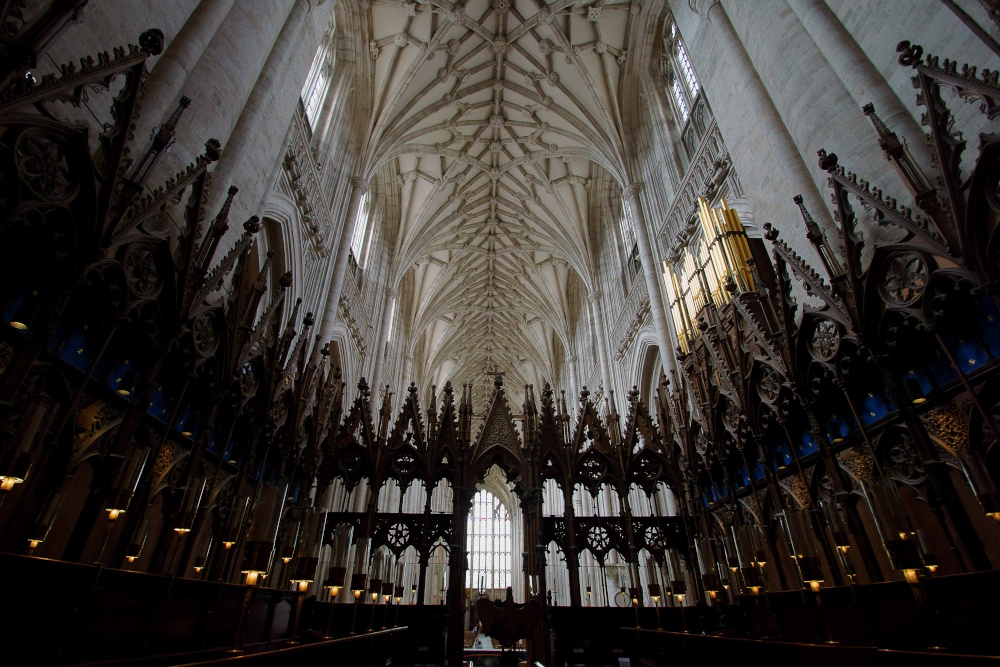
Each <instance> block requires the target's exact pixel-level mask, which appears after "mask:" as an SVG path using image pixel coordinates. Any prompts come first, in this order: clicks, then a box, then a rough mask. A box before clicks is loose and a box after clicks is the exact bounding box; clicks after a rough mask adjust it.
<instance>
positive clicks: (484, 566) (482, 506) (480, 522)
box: [465, 491, 511, 590]
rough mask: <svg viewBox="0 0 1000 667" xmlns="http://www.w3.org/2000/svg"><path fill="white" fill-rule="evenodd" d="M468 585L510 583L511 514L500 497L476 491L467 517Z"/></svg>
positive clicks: (504, 585)
mask: <svg viewBox="0 0 1000 667" xmlns="http://www.w3.org/2000/svg"><path fill="white" fill-rule="evenodd" d="M467 540H468V542H467V550H468V552H469V569H468V571H467V572H466V575H465V586H466V587H467V588H481V589H485V590H503V589H505V588H507V587H508V586H510V585H511V583H510V569H511V526H510V514H509V513H508V512H507V508H506V507H504V504H503V503H502V502H500V499H499V498H497V497H496V496H494V495H493V494H492V493H490V492H489V491H479V492H477V493H476V495H475V497H474V498H473V500H472V511H471V512H470V513H469V519H468V538H467Z"/></svg>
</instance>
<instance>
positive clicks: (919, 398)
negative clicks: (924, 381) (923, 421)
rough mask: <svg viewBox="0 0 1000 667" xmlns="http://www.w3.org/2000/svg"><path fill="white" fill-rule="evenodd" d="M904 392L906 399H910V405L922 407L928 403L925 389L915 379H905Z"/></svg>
mask: <svg viewBox="0 0 1000 667" xmlns="http://www.w3.org/2000/svg"><path fill="white" fill-rule="evenodd" d="M903 391H905V392H906V397H907V398H909V399H910V403H912V404H913V405H921V404H923V403H926V402H927V397H926V396H924V389H923V387H921V386H920V382H919V381H918V380H917V378H915V377H908V378H903Z"/></svg>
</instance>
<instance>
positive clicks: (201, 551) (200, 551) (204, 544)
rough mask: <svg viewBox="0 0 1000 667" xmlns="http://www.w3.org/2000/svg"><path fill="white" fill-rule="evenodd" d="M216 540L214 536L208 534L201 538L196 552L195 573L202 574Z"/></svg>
mask: <svg viewBox="0 0 1000 667" xmlns="http://www.w3.org/2000/svg"><path fill="white" fill-rule="evenodd" d="M213 542H214V538H213V537H212V534H211V533H209V532H206V533H205V534H204V535H202V536H201V541H200V542H199V543H198V547H197V549H195V552H194V571H195V572H197V573H199V574H200V573H201V571H202V570H204V569H205V566H206V565H207V564H208V555H209V554H210V553H211V552H212V543H213Z"/></svg>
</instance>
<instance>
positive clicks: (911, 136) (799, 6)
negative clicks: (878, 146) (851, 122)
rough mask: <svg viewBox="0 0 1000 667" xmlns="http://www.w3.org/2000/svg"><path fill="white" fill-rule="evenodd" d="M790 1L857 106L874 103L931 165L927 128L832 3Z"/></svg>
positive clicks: (913, 148) (879, 112) (814, 0)
mask: <svg viewBox="0 0 1000 667" xmlns="http://www.w3.org/2000/svg"><path fill="white" fill-rule="evenodd" d="M788 5H789V6H790V7H791V8H792V11H794V12H795V15H796V16H798V17H799V21H800V22H801V23H802V27H804V28H805V29H806V32H808V33H809V36H810V37H812V39H813V41H814V42H815V43H816V46H817V47H818V48H819V50H820V53H822V54H823V57H824V58H825V59H826V61H827V62H828V63H830V67H832V68H833V71H834V72H835V73H836V74H837V78H839V79H840V81H841V83H843V84H844V87H845V88H846V89H847V91H848V92H849V93H850V94H851V97H852V98H853V99H854V103H855V104H856V105H857V106H858V108H861V107H863V106H864V105H865V104H868V103H869V102H871V103H872V104H874V105H875V111H876V113H878V115H879V116H880V117H881V118H882V120H883V121H885V123H886V125H888V126H889V128H890V129H891V130H893V131H894V132H896V133H897V134H899V135H900V136H901V137H906V138H907V139H908V142H907V145H908V147H909V149H910V152H912V153H913V155H914V157H916V158H917V159H918V160H919V161H920V164H921V165H922V166H927V165H929V164H930V161H931V155H930V150H929V149H928V147H927V142H926V141H924V130H923V129H921V127H920V126H919V125H918V124H917V122H916V120H914V118H913V116H912V115H910V113H909V112H908V111H907V110H906V109H905V108H904V107H903V104H902V102H901V101H900V99H899V97H897V96H896V93H895V92H893V90H892V88H890V87H889V84H888V82H887V81H886V80H885V78H884V77H883V76H882V75H881V74H880V73H879V71H878V70H877V69H875V66H874V65H873V64H872V62H871V60H870V59H869V58H868V55H867V54H866V53H865V52H864V51H862V50H861V47H860V46H858V43H857V42H856V41H855V40H854V37H853V36H852V35H851V33H849V32H848V31H847V28H845V27H844V24H843V23H841V22H840V19H839V18H838V17H837V15H836V14H834V13H833V10H832V9H830V7H829V5H827V4H826V2H824V0H788ZM832 149H833V147H831V150H832Z"/></svg>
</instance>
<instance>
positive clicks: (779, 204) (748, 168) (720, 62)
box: [675, 1, 864, 262]
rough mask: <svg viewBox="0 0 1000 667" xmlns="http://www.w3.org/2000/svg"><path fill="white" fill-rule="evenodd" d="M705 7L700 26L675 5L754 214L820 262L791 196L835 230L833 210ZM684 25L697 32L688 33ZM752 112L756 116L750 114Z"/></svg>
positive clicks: (722, 23)
mask: <svg viewBox="0 0 1000 667" xmlns="http://www.w3.org/2000/svg"><path fill="white" fill-rule="evenodd" d="M749 4H753V5H756V4H757V3H756V2H754V3H749ZM706 5H707V8H706V9H704V10H703V14H702V18H701V20H700V21H698V23H697V24H695V23H694V21H692V19H691V17H690V16H689V15H688V16H685V13H689V12H690V11H691V10H690V9H688V8H687V3H676V5H675V11H676V12H677V13H678V17H677V18H678V22H679V27H680V28H681V34H682V35H684V36H685V39H686V42H685V43H686V44H687V46H688V47H689V51H690V55H691V59H692V62H693V63H694V66H695V67H696V68H697V70H698V74H699V76H700V80H701V82H702V85H703V86H704V88H705V92H706V94H707V96H708V99H709V100H710V101H711V103H712V111H713V112H714V113H715V119H716V121H717V122H718V124H719V130H720V132H721V133H722V136H723V139H724V140H725V142H726V147H727V148H728V149H729V153H730V155H731V156H732V159H733V165H734V166H735V167H736V171H737V173H739V175H740V180H741V182H742V183H743V185H744V189H745V190H746V193H747V198H748V199H749V200H750V205H751V208H752V209H753V212H754V217H755V218H756V219H757V220H769V221H771V222H772V223H773V224H774V225H775V227H777V228H778V229H779V231H780V232H781V236H782V238H785V239H786V240H788V242H789V243H791V244H792V245H793V247H795V248H797V249H800V252H802V253H803V256H804V257H805V258H806V259H807V260H809V261H812V260H815V261H817V262H818V261H819V258H818V257H817V256H816V254H815V253H814V252H813V251H812V248H811V246H810V244H809V240H808V239H807V238H806V234H805V229H804V228H803V225H802V218H801V216H800V215H799V212H798V211H797V210H796V206H795V204H794V203H793V202H792V197H793V196H794V195H796V194H802V197H803V199H804V201H805V204H806V206H807V207H808V208H809V210H810V212H812V214H813V216H814V217H815V218H816V219H817V222H819V224H820V225H821V226H822V227H823V229H824V230H825V231H826V232H827V233H833V232H834V231H835V230H836V226H835V225H834V223H833V219H832V216H830V215H829V208H828V207H827V205H826V203H825V201H824V199H823V197H822V196H821V194H820V191H819V189H818V188H817V186H816V182H815V181H814V180H813V178H812V176H811V175H810V173H809V170H808V169H807V167H806V163H805V162H804V161H803V158H802V155H801V154H800V153H799V149H798V147H797V146H796V144H795V142H794V141H793V140H792V137H791V135H790V134H789V132H788V128H786V127H785V124H784V122H783V121H782V118H781V115H780V114H779V113H778V109H777V108H776V107H775V105H774V102H773V101H772V99H771V96H770V94H769V93H768V91H767V89H766V88H765V87H764V83H763V81H761V78H760V75H759V74H758V73H757V70H756V69H755V68H754V64H753V62H751V60H750V56H749V55H748V54H747V51H746V49H745V48H744V47H743V43H742V41H741V40H740V36H739V35H738V34H737V33H736V30H735V29H734V28H733V24H732V22H731V21H730V20H729V16H728V14H727V13H726V10H724V9H723V7H722V5H721V4H719V2H717V1H716V2H708V3H704V4H703V5H702V6H703V7H704V6H706ZM706 16H707V19H708V20H707V21H706V20H705V17H706ZM682 19H683V24H681V22H682ZM696 26H697V27H696ZM685 28H687V29H689V30H690V31H691V32H692V35H691V36H690V37H689V36H688V35H686V34H685ZM695 28H696V29H695ZM760 37H761V38H763V37H764V35H763V34H761V35H760ZM747 109H752V110H753V113H752V114H747V112H746V110H747ZM803 113H807V111H805V110H804V111H803ZM858 113H859V114H860V111H859V112H858ZM861 120H862V121H864V118H862V119H861ZM782 193H787V198H786V196H785V195H784V194H782Z"/></svg>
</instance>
